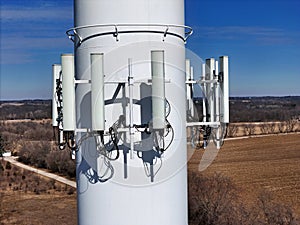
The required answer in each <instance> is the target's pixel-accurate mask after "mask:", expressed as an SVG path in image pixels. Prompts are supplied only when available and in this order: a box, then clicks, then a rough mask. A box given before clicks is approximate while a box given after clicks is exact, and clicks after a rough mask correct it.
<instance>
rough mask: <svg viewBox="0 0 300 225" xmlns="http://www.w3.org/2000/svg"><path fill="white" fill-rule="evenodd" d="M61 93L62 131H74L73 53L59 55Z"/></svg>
mask: <svg viewBox="0 0 300 225" xmlns="http://www.w3.org/2000/svg"><path fill="white" fill-rule="evenodd" d="M61 67H62V94H63V127H64V131H75V128H76V119H75V118H76V117H75V74H74V55H73V54H62V55H61Z"/></svg>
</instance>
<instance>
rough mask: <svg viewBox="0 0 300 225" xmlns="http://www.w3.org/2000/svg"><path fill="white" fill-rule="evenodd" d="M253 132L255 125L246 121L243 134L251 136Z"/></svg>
mask: <svg viewBox="0 0 300 225" xmlns="http://www.w3.org/2000/svg"><path fill="white" fill-rule="evenodd" d="M254 132H255V125H253V124H251V123H247V124H245V125H244V134H245V135H246V136H251V135H253V134H254Z"/></svg>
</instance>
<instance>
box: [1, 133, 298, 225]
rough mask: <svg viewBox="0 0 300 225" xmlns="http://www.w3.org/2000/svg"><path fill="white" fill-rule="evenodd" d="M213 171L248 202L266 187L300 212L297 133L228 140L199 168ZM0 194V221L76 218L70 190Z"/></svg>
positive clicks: (22, 223)
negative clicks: (230, 183) (225, 179)
mask: <svg viewBox="0 0 300 225" xmlns="http://www.w3.org/2000/svg"><path fill="white" fill-rule="evenodd" d="M202 153H203V150H197V151H196V152H195V153H194V155H193V157H192V158H191V160H190V161H189V170H192V171H197V170H198V164H199V161H200V159H201V155H202ZM215 172H218V173H222V174H224V175H225V176H228V177H230V178H232V179H233V181H234V183H236V184H237V186H238V187H239V188H240V190H241V191H242V193H243V196H242V198H243V199H246V200H247V201H248V202H254V201H255V198H256V196H257V193H259V192H260V190H262V189H267V190H269V191H271V192H272V193H273V194H274V196H275V198H276V199H277V200H278V201H280V202H283V203H286V204H290V205H291V206H292V207H293V208H294V209H295V210H296V213H297V214H298V215H300V134H288V135H275V136H268V137H252V138H246V139H240V140H228V141H226V142H225V144H224V146H223V147H222V149H221V150H220V152H219V154H218V156H217V158H216V159H215V160H214V162H213V163H212V164H211V165H210V167H209V168H208V169H207V170H205V171H204V172H203V173H205V174H213V173H215ZM41 182H42V181H41ZM0 194H1V196H0V197H1V198H0V207H1V208H0V209H1V211H0V212H1V213H0V214H2V216H1V220H0V224H1V225H7V224H18V225H27V224H32V225H39V224H47V225H48V224H50V225H52V224H53V225H56V224H70V225H74V224H76V220H77V218H76V195H75V194H72V195H68V194H67V193H57V192H56V191H55V192H53V193H51V194H49V193H40V194H35V193H32V192H28V193H24V192H20V191H12V190H7V191H5V192H3V191H2V192H1V191H0Z"/></svg>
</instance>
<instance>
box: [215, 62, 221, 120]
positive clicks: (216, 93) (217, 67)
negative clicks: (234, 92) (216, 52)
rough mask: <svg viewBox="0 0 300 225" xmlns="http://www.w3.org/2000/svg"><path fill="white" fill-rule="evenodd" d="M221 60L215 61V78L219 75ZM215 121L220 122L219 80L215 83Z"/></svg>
mask: <svg viewBox="0 0 300 225" xmlns="http://www.w3.org/2000/svg"><path fill="white" fill-rule="evenodd" d="M218 63H219V62H218V61H216V62H215V72H214V74H215V76H216V77H214V79H216V78H217V77H218V75H219V64H218ZM214 86H215V121H217V122H219V121H220V83H219V81H218V80H217V82H216V83H215V85H214Z"/></svg>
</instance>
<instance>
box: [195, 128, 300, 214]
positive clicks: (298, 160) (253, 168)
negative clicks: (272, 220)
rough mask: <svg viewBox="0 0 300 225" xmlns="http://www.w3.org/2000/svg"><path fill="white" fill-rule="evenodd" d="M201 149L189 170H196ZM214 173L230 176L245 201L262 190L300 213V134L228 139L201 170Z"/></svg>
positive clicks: (250, 199)
mask: <svg viewBox="0 0 300 225" xmlns="http://www.w3.org/2000/svg"><path fill="white" fill-rule="evenodd" d="M202 152H203V150H198V151H196V152H195V153H194V155H193V157H192V158H191V160H190V161H189V169H190V170H193V171H197V170H198V164H199V161H200V159H201V156H202ZM215 172H218V173H222V174H224V175H225V176H228V177H230V178H232V179H233V181H234V183H236V184H237V186H238V187H239V188H240V189H241V191H242V193H243V197H245V198H246V199H248V201H254V199H255V196H257V194H258V193H259V192H260V191H262V190H263V189H265V190H268V191H270V192H271V193H273V195H274V197H275V198H276V199H277V200H278V201H280V202H283V203H285V204H288V205H290V206H291V207H292V208H294V210H295V211H296V213H297V214H298V215H300V134H287V135H275V136H268V137H252V138H246V139H241V140H228V141H226V142H225V144H224V146H223V147H222V148H221V150H220V151H219V154H218V155H217V157H216V159H215V160H214V162H213V163H212V164H211V165H210V167H208V169H206V170H205V171H204V172H203V173H205V174H213V173H215Z"/></svg>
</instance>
